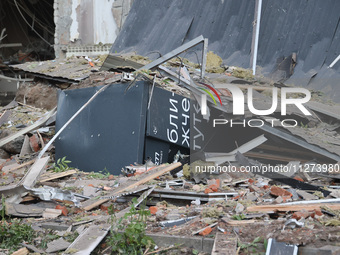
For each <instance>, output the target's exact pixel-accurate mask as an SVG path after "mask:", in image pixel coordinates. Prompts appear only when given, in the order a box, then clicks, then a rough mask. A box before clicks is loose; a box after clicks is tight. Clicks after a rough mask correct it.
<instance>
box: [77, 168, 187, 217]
mask: <svg viewBox="0 0 340 255" xmlns="http://www.w3.org/2000/svg"><path fill="white" fill-rule="evenodd" d="M181 165H182V164H181V163H180V162H177V163H173V164H170V165H168V166H164V165H160V166H158V167H157V168H155V169H153V170H151V171H149V172H146V173H144V174H142V175H140V176H141V177H142V178H141V179H140V180H137V181H129V182H128V183H127V184H126V185H124V186H123V187H121V188H118V189H116V190H114V192H113V193H111V194H110V195H109V196H112V197H113V196H115V195H118V194H120V193H123V192H125V191H128V190H131V189H133V188H135V187H137V186H139V185H142V184H144V183H147V182H149V181H151V180H154V179H156V178H157V177H159V176H161V175H163V174H166V173H168V172H170V171H171V170H173V169H175V168H177V167H180V166H181ZM109 200H110V198H105V199H99V200H95V201H94V202H93V203H92V204H90V205H87V206H85V207H84V208H83V209H84V210H85V211H89V210H92V209H93V208H96V207H97V206H99V205H101V204H103V203H105V202H107V201H109Z"/></svg>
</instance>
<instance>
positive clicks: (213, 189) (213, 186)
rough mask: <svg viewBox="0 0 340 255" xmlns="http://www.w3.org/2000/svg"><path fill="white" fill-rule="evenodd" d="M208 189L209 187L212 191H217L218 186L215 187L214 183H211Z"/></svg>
mask: <svg viewBox="0 0 340 255" xmlns="http://www.w3.org/2000/svg"><path fill="white" fill-rule="evenodd" d="M209 189H211V190H212V191H213V192H217V191H218V187H217V185H216V184H211V185H210V186H209Z"/></svg>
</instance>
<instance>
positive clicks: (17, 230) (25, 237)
mask: <svg viewBox="0 0 340 255" xmlns="http://www.w3.org/2000/svg"><path fill="white" fill-rule="evenodd" d="M34 237H35V231H34V230H33V229H32V227H31V226H30V225H27V224H24V223H22V222H21V221H20V220H18V219H12V220H10V221H5V220H4V219H3V220H2V221H1V222H0V248H1V249H8V250H9V251H10V253H12V252H14V251H16V250H18V249H19V248H21V246H20V243H22V242H28V243H30V242H31V241H32V240H33V238H34Z"/></svg>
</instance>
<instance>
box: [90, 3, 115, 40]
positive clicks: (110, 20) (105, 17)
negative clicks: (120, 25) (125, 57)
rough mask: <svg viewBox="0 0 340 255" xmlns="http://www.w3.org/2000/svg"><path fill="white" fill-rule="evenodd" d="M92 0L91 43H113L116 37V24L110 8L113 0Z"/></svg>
mask: <svg viewBox="0 0 340 255" xmlns="http://www.w3.org/2000/svg"><path fill="white" fill-rule="evenodd" d="M93 1H94V5H93V43H94V44H98V43H103V44H106V43H113V42H114V41H115V40H116V37H117V34H116V31H117V24H116V21H115V19H114V17H113V15H112V10H111V9H112V5H113V2H114V1H115V0H104V1H103V0H93Z"/></svg>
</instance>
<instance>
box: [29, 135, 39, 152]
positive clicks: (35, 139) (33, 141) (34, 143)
mask: <svg viewBox="0 0 340 255" xmlns="http://www.w3.org/2000/svg"><path fill="white" fill-rule="evenodd" d="M30 145H31V149H32V150H33V151H34V152H37V151H39V150H40V146H39V139H38V136H37V135H32V136H31V137H30Z"/></svg>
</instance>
